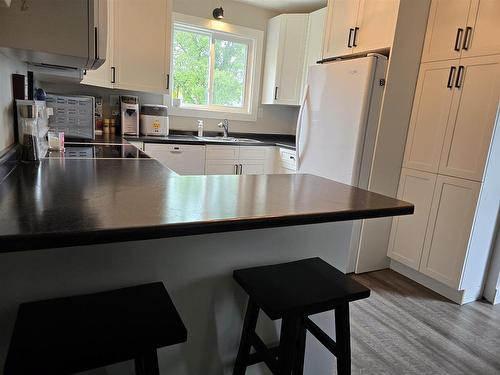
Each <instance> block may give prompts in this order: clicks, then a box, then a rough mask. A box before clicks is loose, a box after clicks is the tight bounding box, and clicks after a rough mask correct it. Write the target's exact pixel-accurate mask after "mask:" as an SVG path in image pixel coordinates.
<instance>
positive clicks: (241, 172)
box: [240, 164, 243, 174]
mask: <svg viewBox="0 0 500 375" xmlns="http://www.w3.org/2000/svg"><path fill="white" fill-rule="evenodd" d="M240 174H243V164H240Z"/></svg>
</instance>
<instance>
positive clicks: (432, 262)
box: [388, 0, 500, 303]
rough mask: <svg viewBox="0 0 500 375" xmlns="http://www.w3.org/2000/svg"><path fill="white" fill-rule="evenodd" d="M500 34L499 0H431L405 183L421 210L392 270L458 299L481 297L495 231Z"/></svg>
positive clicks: (406, 228) (400, 226)
mask: <svg viewBox="0 0 500 375" xmlns="http://www.w3.org/2000/svg"><path fill="white" fill-rule="evenodd" d="M443 20H446V22H443ZM498 35H500V1H496V0H432V3H431V9H430V13H429V19H428V24H427V31H426V37H425V42H424V48H423V52H422V59H421V65H420V71H419V78H418V82H417V87H416V91H415V97H414V102H413V109H412V115H411V119H410V127H409V130H408V137H407V143H406V149H405V156H404V161H403V168H402V170H401V177H400V182H399V188H398V198H400V199H403V200H407V201H410V202H413V203H414V204H415V214H414V215H413V216H408V217H404V218H403V217H401V218H394V220H393V225H392V230H391V237H390V241H389V248H388V256H389V257H390V258H391V259H392V261H391V268H393V269H395V270H396V271H398V272H400V273H403V274H405V275H406V276H409V277H410V278H413V279H415V280H416V281H418V282H420V283H422V284H424V285H426V286H428V287H430V288H431V289H434V290H435V291H437V292H438V293H441V294H443V295H445V296H446V297H448V298H450V299H452V300H453V301H455V302H457V303H467V302H470V301H473V300H476V299H478V298H480V297H481V294H482V286H483V283H484V278H485V274H486V271H487V266H488V259H489V254H490V251H491V247H492V245H493V241H494V239H495V231H496V222H497V216H498V212H499V197H500V187H499V185H500V184H499V183H498V179H499V178H500V173H496V172H494V170H495V169H496V168H498V165H497V166H495V165H494V164H495V162H496V163H498V160H496V161H494V160H490V161H489V162H488V156H489V154H490V150H491V149H492V147H493V146H494V145H493V143H492V139H493V134H494V131H495V123H496V118H497V112H498V108H499V101H500V38H498ZM496 138H498V137H496ZM489 170H491V171H493V173H491V171H490V173H488V171H489Z"/></svg>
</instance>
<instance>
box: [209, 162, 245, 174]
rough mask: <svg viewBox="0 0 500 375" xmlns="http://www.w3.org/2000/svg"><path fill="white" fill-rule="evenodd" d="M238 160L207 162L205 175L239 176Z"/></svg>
mask: <svg viewBox="0 0 500 375" xmlns="http://www.w3.org/2000/svg"><path fill="white" fill-rule="evenodd" d="M238 170H239V162H238V160H227V159H226V160H207V161H206V164H205V174H238V173H239V172H238Z"/></svg>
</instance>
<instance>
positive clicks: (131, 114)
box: [120, 95, 139, 136]
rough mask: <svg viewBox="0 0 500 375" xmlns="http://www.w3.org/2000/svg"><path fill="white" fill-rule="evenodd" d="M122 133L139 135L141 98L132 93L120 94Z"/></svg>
mask: <svg viewBox="0 0 500 375" xmlns="http://www.w3.org/2000/svg"><path fill="white" fill-rule="evenodd" d="M120 116H121V128H122V135H135V136H138V135H139V98H138V97H137V96H132V95H122V96H120Z"/></svg>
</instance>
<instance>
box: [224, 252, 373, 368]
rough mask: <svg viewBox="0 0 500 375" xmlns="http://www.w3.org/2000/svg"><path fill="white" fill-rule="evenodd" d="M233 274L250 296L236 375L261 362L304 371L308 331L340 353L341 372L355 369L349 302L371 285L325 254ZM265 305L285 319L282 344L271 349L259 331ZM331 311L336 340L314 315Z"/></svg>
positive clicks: (270, 312)
mask: <svg viewBox="0 0 500 375" xmlns="http://www.w3.org/2000/svg"><path fill="white" fill-rule="evenodd" d="M233 277H234V279H235V280H236V281H237V282H238V283H239V284H240V285H241V287H242V288H243V289H244V290H245V291H246V292H247V294H248V296H249V300H248V306H247V311H246V314H245V321H244V323H243V330H242V333H241V341H240V347H239V350H238V355H237V357H236V362H235V364H234V370H233V375H242V374H245V371H246V368H247V366H250V365H253V364H255V363H258V362H265V363H266V365H267V367H269V369H270V370H271V372H272V373H273V374H278V375H289V374H293V375H298V374H302V373H303V369H304V353H305V344H306V331H309V332H310V333H311V334H313V335H314V336H315V337H316V338H317V339H318V340H319V341H320V342H321V343H322V344H323V345H324V346H325V347H326V348H327V349H328V350H329V351H330V352H331V353H332V354H333V355H335V356H336V357H337V372H338V374H342V375H344V374H350V373H351V348H350V329H349V302H352V301H356V300H359V299H362V298H367V297H368V296H369V295H370V290H369V289H367V288H365V287H364V286H363V285H361V284H359V283H358V282H356V281H354V280H352V279H351V278H350V277H349V276H346V275H345V274H343V273H342V272H340V271H339V270H337V269H336V268H334V267H332V266H331V265H330V264H328V263H326V262H325V261H323V260H322V259H320V258H310V259H304V260H299V261H296V262H291V263H283V264H276V265H270V266H263V267H254V268H247V269H241V270H236V271H234V273H233ZM260 309H262V310H263V311H264V312H265V313H266V314H267V315H268V316H269V318H271V319H272V320H276V319H280V318H281V319H282V322H281V334H280V343H279V345H278V346H277V347H273V348H268V347H267V346H266V345H265V344H264V342H262V340H261V339H260V337H259V336H258V335H257V333H256V332H255V326H256V324H257V319H258V316H259V310H260ZM330 310H335V333H336V341H334V340H332V339H331V338H330V337H329V336H328V335H327V334H326V333H325V332H323V331H322V330H321V329H320V328H319V327H318V326H317V325H316V324H315V323H314V322H313V321H312V320H311V319H309V318H308V316H309V315H313V314H317V313H320V312H324V311H330ZM251 347H253V348H254V349H255V353H252V354H250V349H251Z"/></svg>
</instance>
